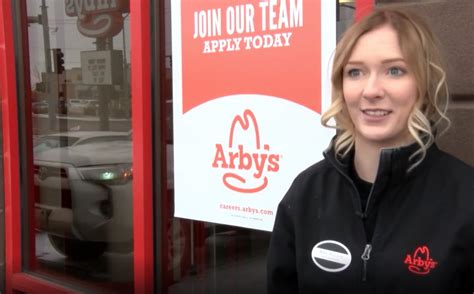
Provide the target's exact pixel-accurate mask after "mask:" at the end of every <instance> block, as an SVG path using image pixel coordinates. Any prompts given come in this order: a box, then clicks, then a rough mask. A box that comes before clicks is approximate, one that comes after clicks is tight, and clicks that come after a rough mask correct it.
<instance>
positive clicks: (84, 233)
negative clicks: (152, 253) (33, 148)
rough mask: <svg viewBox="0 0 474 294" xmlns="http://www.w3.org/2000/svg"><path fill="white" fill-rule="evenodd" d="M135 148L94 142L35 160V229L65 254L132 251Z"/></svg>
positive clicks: (120, 143)
mask: <svg viewBox="0 0 474 294" xmlns="http://www.w3.org/2000/svg"><path fill="white" fill-rule="evenodd" d="M131 144H132V142H131V140H124V139H117V140H114V141H106V142H92V143H91V142H89V143H84V144H75V145H74V146H68V147H59V148H50V149H48V150H43V151H40V152H37V153H36V154H35V155H34V183H35V188H36V195H35V197H36V203H35V217H36V229H37V230H38V231H40V232H46V233H47V234H48V237H49V240H50V241H51V244H52V245H53V247H54V248H55V249H56V250H57V251H59V252H60V253H62V254H63V255H65V256H68V257H70V258H73V259H89V258H96V257H98V256H100V255H102V254H103V253H104V252H105V251H123V250H126V251H131V250H132V243H133V242H132V240H133V238H132V229H133V221H132V207H133V205H132V204H133V203H132V178H133V169H132V154H131V150H132V149H131Z"/></svg>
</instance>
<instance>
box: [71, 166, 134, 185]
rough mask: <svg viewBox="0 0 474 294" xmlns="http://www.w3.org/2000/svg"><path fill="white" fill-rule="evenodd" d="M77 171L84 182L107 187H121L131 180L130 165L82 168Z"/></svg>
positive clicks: (131, 170)
mask: <svg viewBox="0 0 474 294" xmlns="http://www.w3.org/2000/svg"><path fill="white" fill-rule="evenodd" d="M79 171H80V172H81V174H82V176H83V177H84V179H85V180H87V181H91V182H96V183H101V184H107V185H123V184H126V183H127V182H128V181H130V180H132V179H133V168H132V165H131V164H117V165H106V166H94V167H84V168H80V169H79Z"/></svg>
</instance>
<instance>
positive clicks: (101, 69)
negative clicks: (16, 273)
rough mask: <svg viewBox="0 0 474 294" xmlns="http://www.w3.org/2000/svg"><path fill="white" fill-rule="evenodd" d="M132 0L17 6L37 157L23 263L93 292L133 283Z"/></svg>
mask: <svg viewBox="0 0 474 294" xmlns="http://www.w3.org/2000/svg"><path fill="white" fill-rule="evenodd" d="M18 3H23V4H18ZM128 3H129V2H128V1H119V0H117V1H74V0H65V1H53V0H26V1H18V2H17V4H16V9H17V13H18V15H19V16H21V18H19V19H22V20H24V21H23V22H22V23H21V24H18V22H17V24H18V25H17V26H19V27H18V28H17V31H18V32H22V34H19V35H21V38H22V40H17V43H18V44H17V46H18V47H20V45H19V44H20V42H21V44H23V45H22V46H23V47H22V48H23V57H22V58H20V59H21V60H22V61H23V62H24V64H25V65H26V66H24V68H26V69H27V70H25V72H24V80H23V81H21V83H23V85H22V88H24V91H25V92H24V94H23V97H22V98H21V99H23V101H21V103H23V104H27V105H28V106H30V107H25V108H24V112H27V113H26V114H24V116H23V117H24V120H23V121H21V124H22V125H23V130H24V134H23V138H24V139H23V146H24V148H26V149H27V150H25V151H26V153H27V154H31V158H32V160H31V162H27V163H26V164H23V166H24V170H23V176H24V177H25V178H29V179H30V182H31V183H32V184H31V187H25V188H24V191H26V194H27V195H26V197H24V201H25V203H24V204H23V205H24V206H25V207H27V208H28V210H29V213H25V214H24V217H25V219H24V223H25V224H27V227H24V228H23V230H24V231H23V236H24V239H23V244H24V246H23V247H24V248H23V251H24V252H23V253H24V254H23V256H25V257H27V258H24V268H25V270H27V271H29V272H32V273H34V274H38V275H42V276H47V277H48V278H50V279H53V280H55V281H58V282H59V283H64V284H66V285H73V286H74V287H76V288H78V289H89V290H85V291H86V292H88V291H93V292H94V291H96V292H101V293H104V292H107V291H108V290H110V291H111V292H113V293H130V292H132V291H133V247H132V245H133V222H132V221H133V217H132V207H133V205H132V204H133V202H132V183H133V169H132V152H131V150H132V141H131V136H130V134H131V117H130V116H131V112H130V105H131V103H130V99H131V97H130V29H129V28H130V25H129V24H130V18H129V16H128V14H129V7H128ZM27 158H28V156H26V157H25V158H22V160H28V159H27ZM90 289H92V290H90Z"/></svg>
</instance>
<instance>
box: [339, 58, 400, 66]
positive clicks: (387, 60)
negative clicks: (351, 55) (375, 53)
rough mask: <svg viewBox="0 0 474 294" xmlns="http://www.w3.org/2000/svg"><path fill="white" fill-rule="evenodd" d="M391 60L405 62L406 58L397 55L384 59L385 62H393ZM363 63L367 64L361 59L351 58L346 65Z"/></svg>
mask: <svg viewBox="0 0 474 294" xmlns="http://www.w3.org/2000/svg"><path fill="white" fill-rule="evenodd" d="M391 62H405V59H404V58H402V57H395V58H387V59H384V60H382V63H383V64H385V63H391ZM361 64H365V62H363V61H359V60H349V61H348V62H347V63H346V65H361Z"/></svg>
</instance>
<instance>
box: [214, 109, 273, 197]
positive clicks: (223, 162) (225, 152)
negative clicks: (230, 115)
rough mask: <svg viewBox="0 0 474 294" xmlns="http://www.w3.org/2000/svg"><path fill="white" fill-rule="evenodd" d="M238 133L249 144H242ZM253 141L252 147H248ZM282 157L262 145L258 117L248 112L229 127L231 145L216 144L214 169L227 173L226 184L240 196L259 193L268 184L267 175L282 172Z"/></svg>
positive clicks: (225, 174) (225, 175)
mask: <svg viewBox="0 0 474 294" xmlns="http://www.w3.org/2000/svg"><path fill="white" fill-rule="evenodd" d="M237 133H240V134H241V135H242V136H243V137H245V139H246V140H245V141H246V144H239V143H240V142H239V138H242V137H238V136H237ZM248 142H252V146H248V145H249V144H248ZM279 160H280V155H277V154H272V153H271V151H270V145H268V144H262V143H261V142H260V130H259V127H258V124H257V119H256V118H255V114H254V113H253V112H252V111H251V110H249V109H247V110H245V111H244V113H243V115H242V116H240V115H237V116H235V117H234V120H233V121H232V124H231V127H230V133H229V144H228V145H227V146H226V147H224V146H222V144H216V152H215V155H214V160H213V162H212V167H213V168H219V169H223V170H225V171H226V172H225V173H224V175H223V177H222V181H223V182H224V185H225V186H226V187H227V188H229V189H231V190H234V191H237V192H241V193H256V192H259V191H262V190H263V189H265V188H266V187H267V185H268V177H267V176H266V174H267V172H277V171H278V170H279V169H280V165H279Z"/></svg>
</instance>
